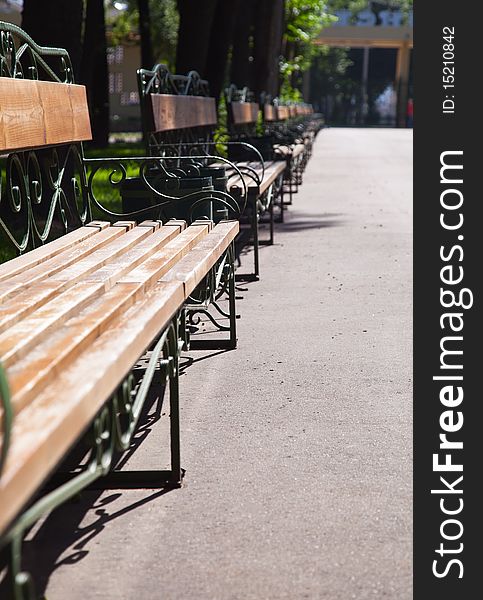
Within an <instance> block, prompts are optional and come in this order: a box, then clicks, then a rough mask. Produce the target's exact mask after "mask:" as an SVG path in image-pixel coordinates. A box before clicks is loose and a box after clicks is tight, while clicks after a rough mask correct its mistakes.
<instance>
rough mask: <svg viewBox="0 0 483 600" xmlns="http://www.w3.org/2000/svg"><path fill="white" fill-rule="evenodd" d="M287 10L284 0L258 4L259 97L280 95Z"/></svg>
mask: <svg viewBox="0 0 483 600" xmlns="http://www.w3.org/2000/svg"><path fill="white" fill-rule="evenodd" d="M284 8H285V2H284V0H259V1H258V3H257V5H256V10H255V47H254V55H253V56H254V82H253V87H254V91H255V93H256V95H257V96H259V95H260V93H261V92H267V93H268V94H271V95H272V96H276V95H277V94H278V89H279V58H280V53H281V47H282V34H283V19H284Z"/></svg>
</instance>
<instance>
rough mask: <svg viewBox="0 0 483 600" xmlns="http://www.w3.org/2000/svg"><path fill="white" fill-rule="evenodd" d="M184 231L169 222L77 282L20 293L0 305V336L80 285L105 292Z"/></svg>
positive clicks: (49, 282) (42, 283) (49, 284)
mask: <svg viewBox="0 0 483 600" xmlns="http://www.w3.org/2000/svg"><path fill="white" fill-rule="evenodd" d="M184 227H186V223H185V222H184V221H170V222H169V224H168V225H165V226H164V227H162V228H160V229H157V230H156V231H154V233H153V234H152V235H148V234H149V230H144V231H145V233H146V235H141V237H140V241H139V243H137V244H136V245H135V246H134V247H132V248H128V249H127V250H126V252H124V253H123V254H122V255H121V257H120V258H117V259H116V261H114V262H110V263H109V262H108V263H107V264H104V265H101V267H100V268H99V269H96V270H94V271H93V270H92V269H88V270H87V272H86V274H85V276H82V275H80V276H78V277H76V278H75V277H73V276H71V277H61V281H58V282H56V281H54V280H53V279H52V278H48V279H47V280H46V281H40V282H38V283H36V284H35V285H33V286H31V287H29V288H27V289H25V290H23V291H21V292H20V293H18V294H17V295H15V296H14V297H13V298H11V299H10V300H8V301H7V302H5V303H4V304H3V305H0V332H1V331H4V330H5V329H6V328H7V327H12V326H13V325H14V324H15V323H17V322H18V321H19V320H20V319H24V318H26V317H27V316H28V315H29V314H32V313H33V312H34V311H35V310H37V309H38V308H39V307H41V306H43V305H45V304H46V303H47V302H51V301H52V299H53V298H54V297H55V296H56V295H58V294H61V293H62V292H64V291H65V290H66V289H68V288H69V287H71V286H73V285H76V284H77V283H79V282H80V281H91V282H95V281H97V282H102V285H103V286H104V288H105V289H107V288H109V287H110V286H112V285H113V283H114V282H115V281H117V280H118V279H119V278H120V277H122V276H123V275H124V274H125V273H126V272H127V271H128V270H130V269H132V268H134V267H135V266H136V265H138V264H139V263H140V262H141V261H143V260H145V259H146V258H147V257H148V256H149V255H150V254H152V253H154V252H156V251H158V250H159V249H160V248H161V247H163V246H164V245H165V244H167V243H168V242H169V241H170V240H171V239H173V238H174V237H175V236H176V235H177V234H178V233H179V232H180V231H181V230H182V229H183V228H184ZM110 229H111V230H112V231H114V232H117V235H119V234H120V233H122V230H121V229H119V228H114V227H112V228H110ZM93 293H94V294H95V293H97V288H95V289H94V286H93Z"/></svg>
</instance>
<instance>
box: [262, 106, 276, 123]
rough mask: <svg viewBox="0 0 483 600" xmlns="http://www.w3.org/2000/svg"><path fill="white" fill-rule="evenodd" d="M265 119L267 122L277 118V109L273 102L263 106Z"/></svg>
mask: <svg viewBox="0 0 483 600" xmlns="http://www.w3.org/2000/svg"><path fill="white" fill-rule="evenodd" d="M263 120H264V121H266V122H267V123H270V122H272V121H276V120H277V111H276V109H275V106H273V104H264V106H263Z"/></svg>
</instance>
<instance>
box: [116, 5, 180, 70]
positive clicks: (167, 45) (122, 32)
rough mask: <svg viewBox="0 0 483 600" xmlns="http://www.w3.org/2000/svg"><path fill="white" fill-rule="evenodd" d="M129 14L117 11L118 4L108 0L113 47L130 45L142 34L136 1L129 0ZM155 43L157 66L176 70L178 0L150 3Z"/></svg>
mask: <svg viewBox="0 0 483 600" xmlns="http://www.w3.org/2000/svg"><path fill="white" fill-rule="evenodd" d="M124 3H125V4H126V5H127V8H126V9H125V10H116V9H114V4H116V2H115V0H108V8H110V10H108V12H107V15H108V18H107V23H108V27H109V29H110V31H111V36H112V38H111V39H112V44H113V45H118V44H121V43H123V42H126V41H127V40H129V39H130V38H132V36H133V35H137V34H138V32H139V12H138V6H137V1H136V0H126V1H125V2H124ZM149 11H150V15H151V41H152V45H153V54H154V60H155V62H161V63H165V64H167V65H168V67H170V68H172V67H173V65H174V62H175V57H176V44H177V41H178V25H179V14H178V9H177V4H176V0H150V3H149Z"/></svg>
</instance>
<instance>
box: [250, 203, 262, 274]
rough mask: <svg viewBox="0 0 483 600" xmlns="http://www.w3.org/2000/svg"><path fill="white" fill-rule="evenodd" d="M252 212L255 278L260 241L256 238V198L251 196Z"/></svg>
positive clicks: (257, 271)
mask: <svg viewBox="0 0 483 600" xmlns="http://www.w3.org/2000/svg"><path fill="white" fill-rule="evenodd" d="M252 210H253V212H252V235H253V275H254V276H255V279H258V278H259V277H260V254H259V253H260V243H259V238H258V210H257V198H255V197H254V198H253V209H252Z"/></svg>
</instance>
